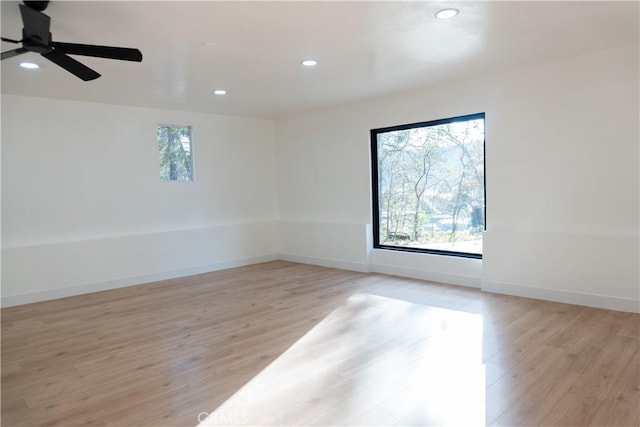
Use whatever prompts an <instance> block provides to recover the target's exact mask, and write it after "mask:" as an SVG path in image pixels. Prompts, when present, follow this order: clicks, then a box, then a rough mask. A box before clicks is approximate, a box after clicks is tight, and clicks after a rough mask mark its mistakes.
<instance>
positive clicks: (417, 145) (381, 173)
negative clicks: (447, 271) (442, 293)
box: [371, 113, 485, 258]
mask: <svg viewBox="0 0 640 427" xmlns="http://www.w3.org/2000/svg"><path fill="white" fill-rule="evenodd" d="M371 158H372V174H373V226H374V235H373V241H374V247H375V248H382V249H396V250H406V251H413V252H425V253H436V254H443V255H455V256H464V257H471V258H482V232H483V231H484V229H485V188H484V183H485V180H484V113H479V114H472V115H468V116H461V117H452V118H448V119H442V120H435V121H431V122H424V123H414V124H409V125H401V126H394V127H390V128H384V129H373V130H372V131H371Z"/></svg>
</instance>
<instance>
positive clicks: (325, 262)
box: [280, 254, 371, 273]
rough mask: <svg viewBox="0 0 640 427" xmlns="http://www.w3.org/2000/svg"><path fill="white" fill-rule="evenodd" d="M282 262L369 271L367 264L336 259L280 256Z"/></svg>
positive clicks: (290, 255)
mask: <svg viewBox="0 0 640 427" xmlns="http://www.w3.org/2000/svg"><path fill="white" fill-rule="evenodd" d="M280 259H281V260H282V261H290V262H297V263H300V264H310V265H318V266H320V267H329V268H338V269H340V270H349V271H357V272H360V273H369V272H370V271H371V270H370V268H369V265H368V264H364V263H358V262H348V261H340V260H337V259H327V258H315V257H309V256H302V255H292V254H280Z"/></svg>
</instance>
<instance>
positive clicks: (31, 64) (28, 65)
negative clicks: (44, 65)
mask: <svg viewBox="0 0 640 427" xmlns="http://www.w3.org/2000/svg"><path fill="white" fill-rule="evenodd" d="M20 66H21V67H22V68H28V69H30V70H34V69H36V68H40V66H39V65H38V64H36V63H35V62H21V63H20Z"/></svg>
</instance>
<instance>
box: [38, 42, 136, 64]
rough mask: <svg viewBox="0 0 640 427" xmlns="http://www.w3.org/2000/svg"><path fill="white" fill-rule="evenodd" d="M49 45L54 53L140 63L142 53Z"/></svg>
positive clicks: (89, 46) (124, 48)
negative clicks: (53, 49) (54, 50)
mask: <svg viewBox="0 0 640 427" xmlns="http://www.w3.org/2000/svg"><path fill="white" fill-rule="evenodd" d="M51 45H52V46H53V47H54V48H55V49H56V51H58V52H64V53H66V54H69V55H83V56H94V57H98V58H109V59H120V60H123V61H136V62H142V52H140V51H139V50H138V49H130V48H127V47H113V46H97V45H92V44H77V43H62V42H52V43H51Z"/></svg>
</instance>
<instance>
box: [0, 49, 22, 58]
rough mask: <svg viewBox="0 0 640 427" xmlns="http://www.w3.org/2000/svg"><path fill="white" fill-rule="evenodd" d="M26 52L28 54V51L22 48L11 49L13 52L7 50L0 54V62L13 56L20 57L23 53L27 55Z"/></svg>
mask: <svg viewBox="0 0 640 427" xmlns="http://www.w3.org/2000/svg"><path fill="white" fill-rule="evenodd" d="M27 52H29V51H28V50H27V49H24V48H22V47H19V48H17V49H13V50H8V51H6V52H2V54H1V56H0V60H2V59H9V58H13V57H14V56H18V55H22V54H23V53H27Z"/></svg>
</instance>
